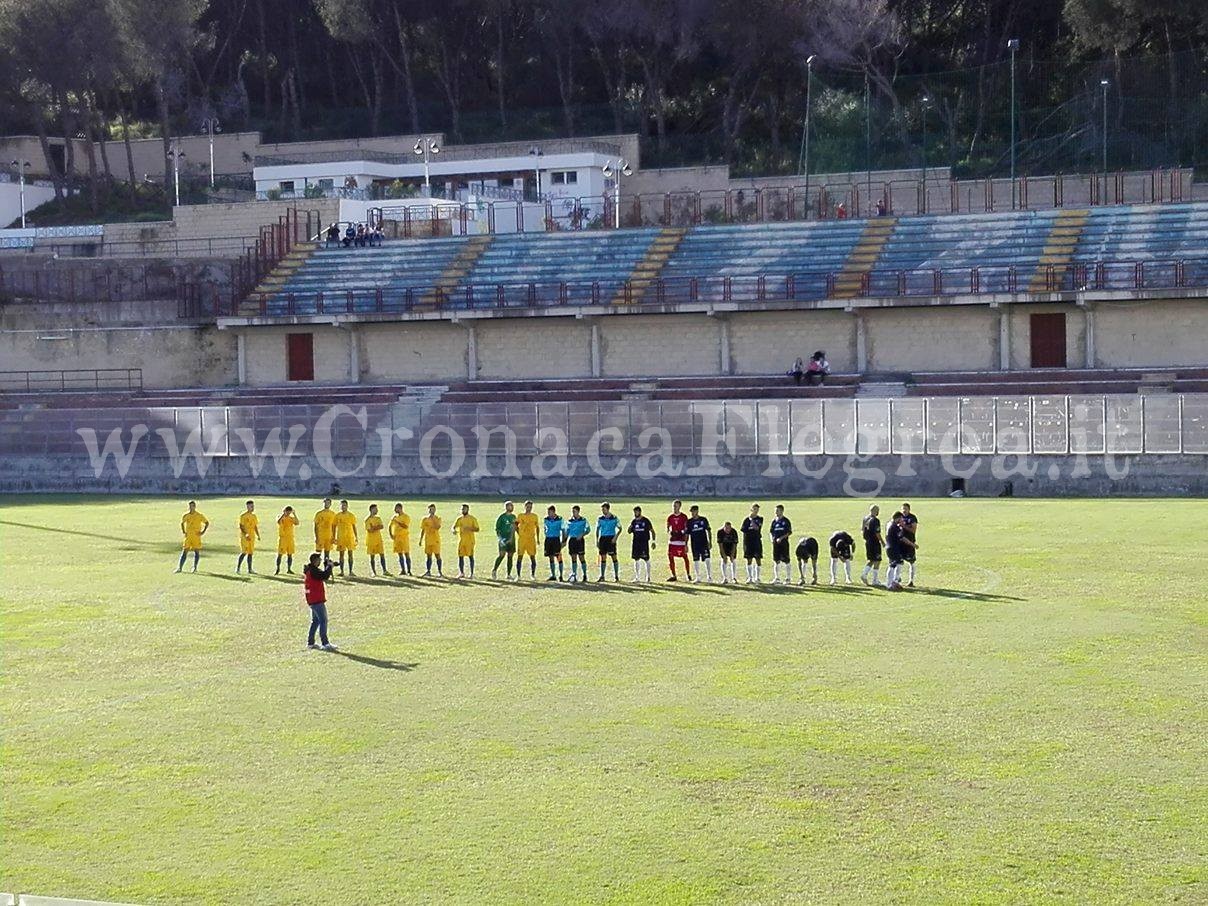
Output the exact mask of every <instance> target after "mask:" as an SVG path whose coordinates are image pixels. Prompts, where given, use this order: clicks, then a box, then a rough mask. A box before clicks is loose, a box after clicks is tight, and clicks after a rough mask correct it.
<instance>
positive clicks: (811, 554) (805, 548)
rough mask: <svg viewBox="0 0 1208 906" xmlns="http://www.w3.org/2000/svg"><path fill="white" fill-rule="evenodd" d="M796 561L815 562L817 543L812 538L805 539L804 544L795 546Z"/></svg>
mask: <svg viewBox="0 0 1208 906" xmlns="http://www.w3.org/2000/svg"><path fill="white" fill-rule="evenodd" d="M797 559H798V560H817V559H818V542H817V541H815V540H814V539H813V538H807V539H805V543H804V544H798V545H797Z"/></svg>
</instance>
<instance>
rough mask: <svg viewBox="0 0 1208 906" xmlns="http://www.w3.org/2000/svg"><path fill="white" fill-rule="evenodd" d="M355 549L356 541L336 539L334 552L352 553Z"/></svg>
mask: <svg viewBox="0 0 1208 906" xmlns="http://www.w3.org/2000/svg"><path fill="white" fill-rule="evenodd" d="M356 549H357V543H356V540H355V539H353V538H337V539H336V550H338V551H354V550H356Z"/></svg>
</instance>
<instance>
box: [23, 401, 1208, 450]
mask: <svg viewBox="0 0 1208 906" xmlns="http://www.w3.org/2000/svg"><path fill="white" fill-rule="evenodd" d="M114 429H119V433H118V434H117V435H116V437H117V439H118V441H120V444H122V445H125V447H127V448H128V446H129V443H130V442H131V440H132V438H133V436H134V434H135V433H137V434H138V435H139V437H140V438H145V441H142V442H140V444H139V446H138V447H137V448H136V450H135V453H134V455H135V456H151V457H167V458H179V457H181V456H184V457H189V456H193V455H202V456H208V457H247V458H251V459H253V460H257V461H258V462H260V463H263V462H264V461H265V460H266V459H282V458H284V459H290V458H293V457H299V456H308V455H312V454H314V455H320V456H323V455H330V456H332V457H335V458H342V457H353V458H360V457H362V456H368V457H377V456H381V455H383V454H388V455H391V456H400V457H407V456H416V455H419V456H424V455H428V456H433V455H437V456H442V455H448V454H450V453H453V454H455V455H456V454H459V455H462V456H465V455H469V456H471V457H474V456H507V455H511V456H520V457H525V456H534V455H539V454H556V455H557V454H565V455H568V456H597V457H598V456H613V455H616V456H621V455H641V454H648V453H650V452H651V451H652V450H653V449H659V450H664V451H665V452H666V453H667V454H668V455H669V456H672V457H675V458H680V459H695V458H698V457H700V456H701V455H702V454H703V455H712V454H714V453H716V454H718V455H730V456H771V455H870V456H875V455H924V454H958V453H959V454H973V455H980V454H986V455H988V454H1037V455H1066V454H1085V455H1096V454H1135V453H1154V454H1198V455H1204V454H1208V394H1153V395H1146V396H1123V395H1121V396H1085V395H1071V396H1056V395H1055V396H1010V397H989V396H987V397H967V398H958V397H951V398H948V397H929V398H922V397H920V398H913V397H907V398H901V399H792V400H750V401H719V402H689V401H679V400H677V401H664V402H657V401H632V402H550V403H506V404H504V403H501V404H489V403H481V404H472V403H464V404H463V403H437V404H435V405H433V406H430V407H427V408H426V409H423V410H421V408H420V407H419V406H418V404H416V403H410V402H401V403H397V404H389V403H372V404H367V405H364V406H358V407H353V408H350V407H346V406H321V405H281V406H242V407H235V406H232V407H225V406H216V407H190V408H123V409H118V408H113V409H90V410H85V409H31V410H13V411H9V412H7V413H4V414H3V416H0V455H5V456H47V455H48V456H79V455H83V454H84V453H85V452H86V451H87V448H88V443H87V441H86V439H85V437H86V436H87V437H91V438H92V440H93V446H94V450H101V449H103V448H104V447H105V445H106V443H107V442H108V441H109V440H110V438H111V436H113V435H112V432H113V431H114ZM114 449H115V450H116V448H114Z"/></svg>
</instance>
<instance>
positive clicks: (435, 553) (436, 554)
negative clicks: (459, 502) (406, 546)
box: [419, 503, 445, 578]
mask: <svg viewBox="0 0 1208 906" xmlns="http://www.w3.org/2000/svg"><path fill="white" fill-rule="evenodd" d="M440 525H441V522H440V517H439V516H437V515H436V504H435V503H430V504H428V515H427V516H425V517H424V518H423V519H421V520H420V523H419V541H420V544H422V545H423V546H424V557H425V559H426V561H427V565H426V566H425V567H424V575H425V576H431V575H432V560H433V559H435V560H436V574H437V575H438V576H440V577H442V578H443V577H444V575H445V573H444V569H443V567H442V566H441V562H440Z"/></svg>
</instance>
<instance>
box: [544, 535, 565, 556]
mask: <svg viewBox="0 0 1208 906" xmlns="http://www.w3.org/2000/svg"><path fill="white" fill-rule="evenodd" d="M561 553H562V539H561V538H546V539H545V556H547V557H557V556H558V555H559V554H561Z"/></svg>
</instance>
